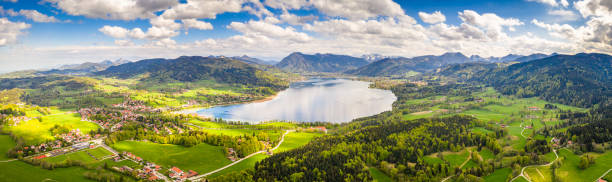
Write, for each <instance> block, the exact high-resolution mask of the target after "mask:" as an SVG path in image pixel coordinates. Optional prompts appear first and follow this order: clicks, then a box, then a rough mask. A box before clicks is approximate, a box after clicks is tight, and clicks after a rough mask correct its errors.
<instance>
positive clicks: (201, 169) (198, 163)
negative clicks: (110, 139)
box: [112, 141, 231, 174]
mask: <svg viewBox="0 0 612 182" xmlns="http://www.w3.org/2000/svg"><path fill="white" fill-rule="evenodd" d="M112 147H113V148H115V149H116V150H118V151H128V152H132V153H133V154H134V155H136V156H139V157H141V158H143V159H144V160H148V161H152V162H155V163H156V164H158V165H161V166H164V167H172V166H177V167H179V168H181V169H182V170H183V171H186V170H194V171H196V172H198V173H200V174H203V173H206V172H210V171H213V170H215V169H217V168H220V167H223V166H225V165H227V164H229V163H231V161H230V160H229V159H227V158H226V157H225V152H224V151H223V147H220V146H212V145H208V144H205V143H202V144H198V145H196V146H193V147H183V146H179V145H171V144H157V143H150V142H139V141H121V142H117V143H115V144H113V145H112Z"/></svg>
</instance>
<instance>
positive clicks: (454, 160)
mask: <svg viewBox="0 0 612 182" xmlns="http://www.w3.org/2000/svg"><path fill="white" fill-rule="evenodd" d="M468 155H469V152H468V151H467V150H463V151H461V152H456V153H452V154H448V155H445V154H444V160H446V161H448V162H449V163H450V164H451V167H457V166H460V165H461V164H463V162H465V160H466V159H467V158H468Z"/></svg>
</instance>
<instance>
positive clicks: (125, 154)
mask: <svg viewBox="0 0 612 182" xmlns="http://www.w3.org/2000/svg"><path fill="white" fill-rule="evenodd" d="M122 154H123V157H125V158H127V159H130V160H133V161H134V162H137V163H140V162H142V158H140V157H138V156H136V155H134V154H132V153H130V152H123V153H122Z"/></svg>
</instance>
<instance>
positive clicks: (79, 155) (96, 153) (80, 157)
mask: <svg viewBox="0 0 612 182" xmlns="http://www.w3.org/2000/svg"><path fill="white" fill-rule="evenodd" d="M112 154H113V153H111V152H109V151H108V150H106V149H104V148H102V147H98V148H95V149H87V150H82V151H78V152H74V153H69V154H65V155H60V156H55V157H51V158H46V159H44V160H46V161H49V162H63V161H66V160H68V159H70V160H72V161H81V162H83V163H85V164H91V163H96V162H100V160H101V159H102V158H104V157H106V156H109V155H112ZM90 155H91V156H90ZM92 156H93V157H95V158H93V157H92Z"/></svg>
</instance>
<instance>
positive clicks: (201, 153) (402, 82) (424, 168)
mask: <svg viewBox="0 0 612 182" xmlns="http://www.w3.org/2000/svg"><path fill="white" fill-rule="evenodd" d="M297 55H300V56H304V55H303V54H297ZM297 55H290V56H289V57H291V58H288V60H291V59H296V58H295V57H296V56H297ZM451 55H453V56H451ZM318 56H322V58H316V59H319V60H318V61H325V59H335V57H333V56H332V57H333V58H326V56H331V55H324V56H323V55H318ZM457 56H460V55H457V54H446V55H443V56H441V57H440V59H441V60H444V59H456V58H457ZM315 57H316V56H315ZM448 57H450V58H448ZM307 58H308V56H306V57H305V58H300V59H307ZM345 58H346V57H345ZM430 58H431V57H430ZM573 58H576V59H582V60H586V59H588V60H593V59H596V60H598V61H600V62H601V63H600V64H601V66H596V67H581V68H583V69H584V70H579V71H584V72H590V73H595V75H594V76H591V77H572V75H575V73H573V71H574V70H572V69H570V70H568V69H564V68H563V66H565V65H569V63H566V64H560V62H568V61H573ZM243 59H244V58H243ZM417 59H422V58H415V60H417ZM521 59H522V58H521ZM610 60H612V59H610V56H606V55H582V54H581V55H575V56H574V57H570V56H566V55H557V56H553V57H550V58H544V59H541V60H535V61H522V63H472V62H471V61H469V59H467V58H466V59H464V61H460V62H458V63H455V62H449V63H448V66H442V69H440V70H439V71H433V70H428V71H424V70H422V69H421V68H418V69H414V70H412V71H421V72H420V73H418V74H405V75H403V76H401V75H397V74H393V76H388V77H380V76H379V75H376V74H374V75H370V76H378V77H362V76H359V75H351V74H348V73H351V72H345V71H346V70H348V69H339V68H334V69H332V70H326V69H327V68H314V67H313V68H309V69H310V70H303V71H304V72H301V71H297V72H296V71H295V70H294V69H288V68H286V66H280V67H279V68H278V69H276V68H272V67H269V66H266V65H255V66H253V65H254V64H258V63H253V62H249V63H243V62H240V61H237V60H233V59H228V58H211V57H179V58H177V59H173V60H166V59H150V60H143V61H137V62H131V63H125V64H120V65H115V66H110V67H108V68H107V69H106V70H103V71H99V72H93V73H91V74H85V75H78V76H67V75H58V74H52V75H34V76H32V77H20V78H3V82H2V84H0V85H1V86H2V88H3V89H4V90H3V91H2V92H1V94H2V98H3V100H2V102H3V104H4V105H3V106H2V110H0V113H2V114H3V115H2V117H1V119H2V122H3V125H2V130H1V131H2V132H3V133H4V135H1V136H2V137H3V138H2V146H1V147H0V149H2V150H4V151H6V152H7V155H6V156H3V158H2V160H3V162H2V164H0V165H4V168H7V169H8V168H11V169H23V170H20V172H18V173H10V174H3V175H5V177H6V178H10V179H21V177H19V176H13V175H20V176H24V175H25V176H27V175H28V174H24V172H26V171H31V172H36V171H38V170H47V171H51V172H46V173H40V175H39V176H40V177H45V178H48V179H50V180H77V181H81V180H93V181H100V180H103V181H139V180H148V181H172V180H176V181H182V180H191V181H198V180H200V181H205V180H208V181H250V180H253V181H257V180H263V181H276V180H280V181H291V180H297V181H340V180H349V181H465V180H475V181H500V180H501V181H521V180H525V181H553V180H552V179H556V180H561V181H593V180H595V179H597V178H598V176H600V175H604V174H605V172H606V171H608V170H609V169H610V168H612V166H609V165H608V163H609V162H607V161H609V160H612V155H608V154H609V153H610V150H609V147H610V144H609V142H610V140H608V139H609V138H608V136H607V135H606V134H605V133H606V132H604V134H603V135H585V134H584V133H581V132H582V130H583V129H582V127H591V126H590V125H593V124H597V123H599V122H605V120H606V119H607V118H610V117H608V116H609V111H608V109H607V104H606V103H607V102H608V101H609V100H607V96H606V94H607V92H608V90H607V89H609V88H608V87H609V85H607V83H609V81H610V80H609V78H608V77H606V76H603V77H599V76H598V73H601V70H597V71H594V70H590V69H600V68H603V69H608V68H607V67H606V64H607V63H609V61H610ZM380 61H383V62H384V61H386V60H385V59H382V60H380ZM606 61H607V62H606ZM464 62H466V63H464ZM540 62H555V63H556V64H554V67H561V68H559V69H558V70H556V71H554V72H552V71H550V72H542V71H539V69H546V70H551V69H550V67H551V66H553V65H550V64H542V63H540ZM194 64H196V65H199V66H201V67H200V68H197V69H185V68H187V67H188V66H187V65H194ZM221 64H226V65H225V66H221ZM279 64H281V63H279ZM308 64H311V63H308ZM370 64H379V63H378V62H374V63H370ZM577 64H580V61H578V62H573V63H572V65H573V67H575V66H576V65H577ZM281 65H282V64H281ZM362 66H363V67H367V65H362ZM408 66H411V67H419V66H418V65H408ZM264 69H265V70H264ZM317 69H322V70H317ZM364 69H365V68H364ZM394 69H404V68H401V67H396V66H394ZM427 69H431V68H427ZM516 69H519V70H520V71H518V72H521V74H525V75H529V76H532V77H537V78H541V77H542V75H540V74H544V75H546V76H548V78H545V79H546V80H547V81H546V82H543V81H536V82H530V81H524V80H521V79H522V77H516V76H513V75H512V74H516V71H513V70H516ZM521 69H528V70H530V71H525V70H521ZM287 70H290V71H287ZM531 70H533V71H531ZM319 71H321V72H319ZM326 71H329V72H326ZM564 71H570V72H569V73H567V74H565V73H563V72H564ZM318 72H319V73H318ZM384 72H389V71H384ZM509 74H510V75H509ZM300 75H302V76H300ZM228 76H230V77H228ZM242 76H244V77H242ZM247 77H248V78H249V79H245V78H247ZM299 77H302V78H299ZM297 78H299V79H297ZM591 78H597V80H596V81H589V83H592V84H589V85H586V84H579V85H576V84H571V85H569V84H565V85H562V86H560V87H550V86H543V85H541V84H542V83H544V84H551V83H554V81H552V82H551V80H555V79H556V80H558V81H556V82H561V83H562V82H563V81H567V82H573V83H582V82H586V81H585V80H584V79H589V80H590V79H591ZM577 79H583V80H577ZM358 80H361V81H358ZM366 81H367V82H366ZM511 81H512V83H510V82H511ZM368 82H369V83H368ZM499 82H501V83H499ZM351 84H359V85H360V87H359V88H356V87H353V86H347V85H351ZM519 84H526V85H523V86H520V87H519V90H516V88H513V87H510V86H514V85H519ZM539 84H540V85H539ZM290 85H291V86H290ZM368 85H369V86H368ZM367 87H370V88H367ZM540 88H547V90H541V89H540ZM593 88H601V89H599V90H597V89H596V90H593ZM292 89H294V90H295V89H304V90H307V91H304V93H308V94H307V95H304V94H301V95H294V96H292V97H287V101H285V102H279V101H277V100H279V99H280V100H282V99H283V98H284V97H285V94H287V91H288V90H292ZM308 89H310V90H308ZM521 89H523V90H521ZM528 89H529V90H528ZM576 89H582V92H573V91H571V90H576ZM360 90H363V91H360ZM591 90H593V91H591ZM299 91H300V90H295V91H292V92H299ZM315 91H320V92H319V93H318V95H317V94H314V95H313V93H315ZM372 91H376V92H381V93H382V92H388V93H392V95H393V96H389V97H388V96H384V97H383V96H382V95H381V97H378V96H376V94H375V93H373V92H372ZM525 93H529V94H525ZM550 93H554V95H551V94H550ZM574 95H581V96H582V97H571V96H574ZM306 98H311V100H304V101H303V102H297V101H296V99H306ZM342 98H344V99H345V100H344V101H340V100H341V99H342ZM317 99H318V100H319V101H317ZM346 99H348V100H346ZM360 99H363V100H360ZM374 100H376V101H386V100H388V102H386V103H384V104H375V102H372V101H374ZM323 101H328V102H329V103H331V104H333V105H326V104H323ZM241 104H243V105H241ZM359 104H361V105H359ZM255 105H261V107H262V109H263V110H261V109H260V110H258V109H256V108H255V107H254V106H255ZM293 106H295V108H294V109H291V108H292V107H293ZM347 106H351V107H347ZM357 106H359V107H357ZM343 107H346V108H345V109H344V110H346V111H344V110H343V109H341V108H343ZM385 107H390V108H389V109H383V108H385ZM225 108H232V109H233V110H236V111H241V112H242V113H240V112H234V111H233V110H232V109H225ZM274 108H277V109H274ZM305 108H311V109H308V110H305ZM359 108H362V109H366V110H368V112H365V111H360V110H359ZM374 108H376V109H374ZM287 109H289V110H287ZM334 109H336V110H334ZM377 109H382V110H377ZM290 110H294V111H299V112H295V113H294V111H290ZM209 111H211V112H212V113H208V114H207V112H209ZM370 111H371V112H370ZM266 112H267V113H266ZM329 112H331V113H329ZM345 112H347V113H357V114H359V116H352V117H351V118H349V119H338V117H335V116H334V115H342V114H343V113H345ZM291 113H294V114H295V115H293V117H286V116H289V114H291ZM330 114H333V115H330ZM254 116H257V117H261V118H263V119H245V118H250V117H254ZM295 116H299V117H297V118H296V117H295ZM323 116H324V117H323ZM300 118H301V119H300ZM317 118H327V119H317ZM254 121H256V122H254ZM604 127H607V125H605V124H604ZM600 128H601V127H600ZM604 131H606V130H604ZM591 138H595V140H592V139H591ZM586 141H592V142H590V143H589V142H586ZM557 156H558V157H557ZM584 160H587V161H586V164H585V162H584ZM56 170H57V173H56V172H55V171H56ZM62 171H66V173H65V174H64V173H63V172H62ZM68 174H70V175H68ZM605 177H606V176H605V175H604V177H603V178H605Z"/></svg>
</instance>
